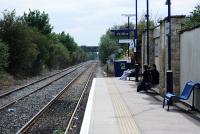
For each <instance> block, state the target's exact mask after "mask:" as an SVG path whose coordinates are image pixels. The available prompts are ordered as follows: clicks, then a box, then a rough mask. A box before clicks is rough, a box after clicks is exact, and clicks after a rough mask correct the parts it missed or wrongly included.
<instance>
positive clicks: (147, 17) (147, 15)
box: [146, 0, 149, 65]
mask: <svg viewBox="0 0 200 134" xmlns="http://www.w3.org/2000/svg"><path fill="white" fill-rule="evenodd" d="M146 19H147V24H146V25H147V26H146V27H147V64H148V65H149V0H147V14H146Z"/></svg>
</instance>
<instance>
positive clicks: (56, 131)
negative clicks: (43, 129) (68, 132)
mask: <svg viewBox="0 0 200 134" xmlns="http://www.w3.org/2000/svg"><path fill="white" fill-rule="evenodd" d="M64 133H65V131H64V130H62V129H58V130H55V131H53V134H64Z"/></svg>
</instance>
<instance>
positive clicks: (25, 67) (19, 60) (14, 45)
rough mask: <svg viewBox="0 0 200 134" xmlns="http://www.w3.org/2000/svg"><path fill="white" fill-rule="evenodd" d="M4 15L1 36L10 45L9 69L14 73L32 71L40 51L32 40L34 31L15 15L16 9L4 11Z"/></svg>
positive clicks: (1, 23)
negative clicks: (33, 63)
mask: <svg viewBox="0 0 200 134" xmlns="http://www.w3.org/2000/svg"><path fill="white" fill-rule="evenodd" d="M3 15H4V19H3V20H0V27H1V31H0V36H1V38H2V40H3V41H4V42H6V43H7V44H8V47H9V53H10V57H9V66H8V71H9V72H10V73H12V74H16V73H19V74H25V73H30V71H29V70H30V69H31V67H32V62H33V61H34V59H35V57H36V56H37V54H38V53H39V52H38V51H37V46H36V45H35V44H33V43H32V42H31V41H30V39H31V37H32V35H34V33H32V31H31V29H29V28H28V27H27V26H26V25H25V24H24V22H23V21H22V20H21V19H20V18H17V17H15V11H12V12H4V14H3Z"/></svg>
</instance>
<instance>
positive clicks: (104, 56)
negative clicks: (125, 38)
mask: <svg viewBox="0 0 200 134" xmlns="http://www.w3.org/2000/svg"><path fill="white" fill-rule="evenodd" d="M117 45H118V43H117V41H116V40H113V39H112V37H110V36H109V33H107V34H106V35H103V36H102V37H101V39H100V45H99V58H100V60H101V62H102V63H106V60H108V58H109V56H111V54H115V53H116V52H117V50H118V46H117Z"/></svg>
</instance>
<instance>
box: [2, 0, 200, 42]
mask: <svg viewBox="0 0 200 134" xmlns="http://www.w3.org/2000/svg"><path fill="white" fill-rule="evenodd" d="M165 1H166V0H149V4H150V7H149V9H150V15H151V16H150V17H151V18H153V19H154V20H157V19H158V18H160V17H162V18H163V17H166V16H167V6H166V5H165ZM171 1H172V15H185V14H186V15H188V14H189V12H190V11H192V10H193V9H194V7H195V6H196V5H197V4H198V3H200V2H199V0H171ZM0 5H1V6H0V11H1V12H3V11H4V10H5V9H7V10H10V11H11V10H13V9H16V13H17V15H22V14H23V12H24V11H25V12H28V9H29V8H30V9H31V10H35V9H38V10H40V11H45V12H46V13H48V14H49V18H50V24H51V25H52V26H53V27H54V32H56V33H60V32H61V31H65V32H66V33H69V34H70V35H71V36H73V37H74V39H75V41H76V42H77V43H78V44H79V45H88V46H97V45H98V44H99V39H100V37H101V36H102V35H103V34H104V33H105V31H106V30H107V29H108V28H109V27H112V26H113V25H119V24H123V23H125V22H127V18H126V17H124V16H121V14H123V13H128V14H130V13H131V14H135V0H0ZM145 12H146V0H138V16H141V15H142V14H144V13H145ZM1 17H2V15H1ZM131 21H132V22H135V19H134V18H132V19H131Z"/></svg>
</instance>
